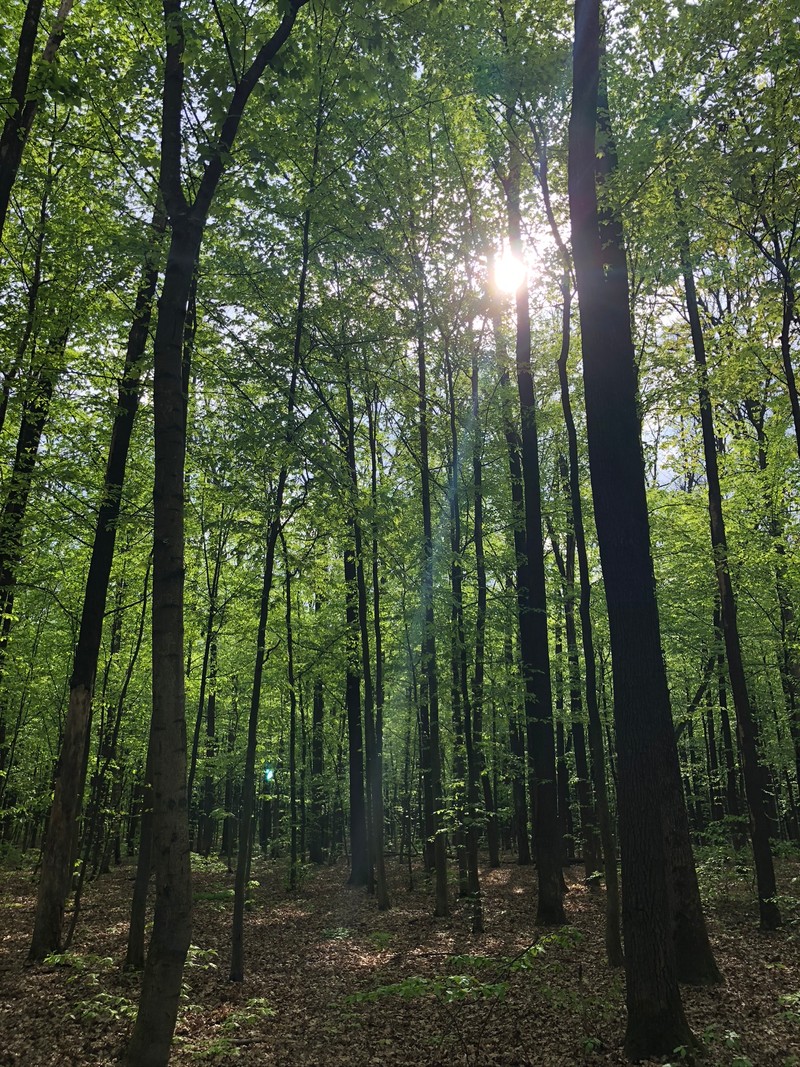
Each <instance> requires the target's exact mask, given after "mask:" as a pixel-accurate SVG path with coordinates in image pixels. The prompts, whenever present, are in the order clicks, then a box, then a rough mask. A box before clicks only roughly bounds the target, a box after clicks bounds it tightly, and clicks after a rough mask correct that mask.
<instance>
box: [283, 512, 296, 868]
mask: <svg viewBox="0 0 800 1067" xmlns="http://www.w3.org/2000/svg"><path fill="white" fill-rule="evenodd" d="M281 545H282V546H283V562H284V572H285V574H284V581H285V586H286V665H287V672H288V674H287V681H288V684H289V888H290V889H297V873H298V868H299V865H300V856H299V853H298V846H297V831H298V825H297V690H296V689H295V685H296V679H295V673H294V635H293V633H292V572H291V569H290V567H289V553H288V551H287V549H286V541H285V540H284V536H283V533H281Z"/></svg>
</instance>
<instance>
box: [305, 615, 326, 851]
mask: <svg viewBox="0 0 800 1067" xmlns="http://www.w3.org/2000/svg"><path fill="white" fill-rule="evenodd" d="M321 610H322V604H321V602H320V598H319V596H318V595H317V596H315V598H314V613H315V614H319V612H320V611H321ZM324 726H325V690H324V688H323V684H322V677H321V676H320V675H317V676H316V677H315V678H314V695H313V700H312V706H311V812H310V816H311V817H310V820H309V834H308V858H309V859H310V860H311V862H312V863H323V862H324V856H323V850H322V798H323V782H322V775H323V772H324V769H325V764H324V759H325V749H324Z"/></svg>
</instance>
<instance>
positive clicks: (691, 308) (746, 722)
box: [675, 192, 781, 930]
mask: <svg viewBox="0 0 800 1067" xmlns="http://www.w3.org/2000/svg"><path fill="white" fill-rule="evenodd" d="M675 199H676V205H677V208H678V212H679V214H682V211H683V205H682V202H681V197H680V194H679V193H678V192H676V193H675ZM680 258H681V270H682V272H683V283H684V287H685V290H686V309H687V312H688V315H689V324H690V327H691V331H692V346H693V348H694V358H695V364H696V366H697V373H698V385H699V394H700V424H701V427H702V432H703V455H704V458H705V468H706V481H707V483H708V514H709V524H710V529H711V547H712V552H713V557H714V569H715V571H716V576H717V586H718V589H719V603H720V609H721V617H722V636H723V640H724V642H725V657H726V659H727V662H728V676H729V678H730V682H731V693H732V695H733V704H734V708H735V711H736V723H737V729H738V733H739V742H740V746H741V753H742V774H743V777H744V788H745V794H746V796H747V806H748V811H749V814H750V838H751V841H752V846H753V857H754V860H755V868H756V882H757V886H758V906H759V913H760V916H761V925H762V927H763V928H764V929H766V930H774V929H775V928H776V927H778V926H780V922H781V917H780V911H779V910H778V906H777V904H776V903H775V900H774V898H775V870H774V867H773V863H772V852H771V850H770V844H769V819H768V816H767V811H766V807H765V803H764V799H765V798H764V791H765V786H766V781H765V772H764V767H763V766H762V764H761V762H760V760H759V756H758V726H757V723H756V719H755V715H754V714H753V708H752V705H751V703H750V695H749V693H748V690H747V679H746V677H745V671H744V662H743V659H742V644H741V639H740V637H739V625H738V619H737V604H736V597H735V594H734V591H733V583H732V581H731V574H730V567H729V563H728V542H727V536H726V532H725V517H724V513H723V509H722V487H721V485H720V480H719V467H718V465H717V450H716V437H715V435H714V417H713V412H712V409H711V398H710V396H709V392H708V369H707V364H706V350H705V340H704V337H703V329H702V324H701V322H700V312H699V308H698V304H697V290H696V287H695V281H694V273H693V270H692V264H691V254H690V249H689V242H688V239H686V238H684V239H683V240H682V243H681V247H680Z"/></svg>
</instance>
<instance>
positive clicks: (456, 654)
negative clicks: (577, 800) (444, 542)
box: [444, 339, 483, 934]
mask: <svg viewBox="0 0 800 1067" xmlns="http://www.w3.org/2000/svg"><path fill="white" fill-rule="evenodd" d="M444 351H445V376H446V378H447V396H448V407H449V409H450V451H451V455H452V468H451V478H450V553H451V555H450V586H451V591H452V611H451V616H452V617H451V630H452V633H451V642H452V666H453V709H454V715H455V714H456V710H455V709H456V708H458V709H459V713H458V719H459V720H460V724H461V727H462V738H463V745H464V748H463V751H464V762H465V763H466V766H465V767H464V771H465V780H464V794H465V801H466V803H465V809H464V810H465V813H466V825H464V826H463V829H462V832H463V834H464V845H465V859H466V872H467V894H468V895H469V898H470V901H471V904H472V932H473V934H480V933H483V904H482V901H481V887H480V877H479V873H478V820H479V819H480V810H479V802H478V797H479V781H478V764H477V759H476V755H475V733H474V729H473V723H472V708H471V705H470V693H469V683H468V670H467V638H466V633H465V627H464V593H463V568H462V563H461V552H462V547H461V505H460V499H459V497H460V493H459V484H460V481H461V456H460V449H459V445H458V426H457V421H456V399H455V388H454V382H453V367H452V363H451V360H450V353H449V349H448V344H447V340H446V339H445V344H444ZM456 743H458V738H456Z"/></svg>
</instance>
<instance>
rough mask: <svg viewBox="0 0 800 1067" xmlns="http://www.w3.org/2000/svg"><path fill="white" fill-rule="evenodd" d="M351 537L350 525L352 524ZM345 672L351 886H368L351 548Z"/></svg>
mask: <svg viewBox="0 0 800 1067" xmlns="http://www.w3.org/2000/svg"><path fill="white" fill-rule="evenodd" d="M350 525H351V530H350V532H351V533H352V522H351V524H350ZM344 582H345V623H346V637H345V640H346V643H347V649H346V668H345V671H346V673H345V697H344V702H345V708H346V709H347V746H348V771H349V786H350V877H349V878H348V882H349V884H350V885H367V884H368V882H369V873H370V863H369V848H368V842H367V798H366V792H365V788H364V737H363V729H362V721H361V657H360V634H359V628H358V589H357V579H356V555H355V550H354V548H349V547H348V548H346V549H345V551H344Z"/></svg>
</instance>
